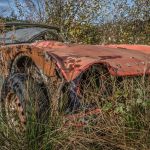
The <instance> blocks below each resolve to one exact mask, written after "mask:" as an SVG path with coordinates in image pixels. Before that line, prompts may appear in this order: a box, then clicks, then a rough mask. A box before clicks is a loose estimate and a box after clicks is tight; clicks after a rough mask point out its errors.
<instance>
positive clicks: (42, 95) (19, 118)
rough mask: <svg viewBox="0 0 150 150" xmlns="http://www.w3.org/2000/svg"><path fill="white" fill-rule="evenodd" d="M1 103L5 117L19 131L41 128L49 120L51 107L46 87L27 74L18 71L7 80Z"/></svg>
mask: <svg viewBox="0 0 150 150" xmlns="http://www.w3.org/2000/svg"><path fill="white" fill-rule="evenodd" d="M1 105H2V106H1V108H2V115H3V118H4V119H5V121H6V122H7V124H8V126H9V127H10V128H11V129H15V130H16V131H17V132H22V131H26V130H27V131H28V132H33V129H35V130H40V128H41V126H42V125H44V124H46V123H47V121H48V116H49V109H50V107H49V98H48V94H47V90H46V87H45V85H44V83H42V82H41V81H40V82H38V81H36V80H35V79H33V78H32V77H30V76H28V75H27V74H24V73H16V74H14V75H12V76H11V77H9V78H8V79H7V80H6V81H5V83H4V85H3V89H2V102H1ZM37 132H39V131H37ZM37 132H36V134H37ZM42 132H43V131H42ZM39 133H40V132H39Z"/></svg>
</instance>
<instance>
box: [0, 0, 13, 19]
mask: <svg viewBox="0 0 150 150" xmlns="http://www.w3.org/2000/svg"><path fill="white" fill-rule="evenodd" d="M12 6H13V0H0V15H4V16H9V14H10V10H11V7H12ZM6 10H7V12H6Z"/></svg>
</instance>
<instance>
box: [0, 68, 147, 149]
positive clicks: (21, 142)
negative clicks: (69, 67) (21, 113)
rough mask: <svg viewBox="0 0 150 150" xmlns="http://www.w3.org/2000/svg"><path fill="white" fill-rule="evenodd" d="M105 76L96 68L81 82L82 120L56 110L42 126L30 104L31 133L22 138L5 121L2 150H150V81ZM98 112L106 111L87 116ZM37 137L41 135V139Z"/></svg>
mask: <svg viewBox="0 0 150 150" xmlns="http://www.w3.org/2000/svg"><path fill="white" fill-rule="evenodd" d="M103 70H104V71H103V72H102V68H101V67H100V66H95V67H92V68H90V70H89V71H88V72H86V73H85V74H84V75H83V77H82V79H81V82H82V84H81V85H82V87H81V89H82V90H81V91H80V94H81V97H80V101H81V106H80V108H79V110H78V111H75V112H74V113H73V114H74V116H76V115H77V114H78V115H79V114H80V115H79V116H80V117H73V116H72V117H71V116H70V115H69V114H70V113H69V114H68V112H66V113H67V114H64V112H63V113H62V111H61V112H57V111H56V109H55V108H53V107H51V110H50V111H51V112H53V115H50V116H49V118H47V119H48V122H47V123H46V124H39V123H37V122H38V121H37V120H36V117H35V115H34V114H35V112H34V111H35V110H34V109H33V108H34V106H35V104H34V102H33V104H31V102H30V105H31V106H32V109H30V114H32V115H29V117H30V119H29V120H28V123H27V124H28V125H27V130H26V132H23V131H22V132H19V133H18V132H17V131H16V128H12V127H9V126H8V124H7V123H6V122H5V121H4V118H3V117H2V116H1V117H0V118H1V122H0V137H1V138H0V145H1V147H0V148H1V149H4V150H5V149H11V150H16V149H22V150H25V149H32V150H37V149H41V150H42V149H46V150H57V149H64V150H65V149H68V150H69V149H73V150H76V149H78V150H84V149H85V150H87V149H89V150H91V149H93V150H99V149H104V150H107V149H108V150H110V149H112V150H127V149H128V150H133V149H135V150H138V149H139V150H148V149H150V130H149V129H150V123H149V122H150V100H149V99H150V95H149V93H150V85H149V81H150V77H149V76H142V77H124V78H116V77H112V76H108V73H107V70H105V69H104V68H103ZM50 82H51V81H50ZM51 92H52V89H51ZM37 94H39V92H37ZM52 94H53V92H52ZM34 97H36V96H35V95H34ZM31 99H32V97H30V100H29V101H31ZM55 100H56V99H55ZM56 103H57V102H56ZM57 105H58V103H57ZM57 108H58V107H57ZM64 108H65V107H64ZM95 108H96V109H100V110H101V111H99V112H98V113H93V114H92V113H91V114H90V115H83V114H86V113H87V112H89V111H90V112H92V110H94V109H95ZM31 110H33V111H32V112H31ZM71 114H72V113H71ZM81 114H82V115H81ZM39 125H40V127H39ZM37 127H38V128H37ZM37 129H38V130H37ZM43 129H44V130H43ZM37 131H38V132H40V133H41V134H38V135H37ZM43 131H44V132H43Z"/></svg>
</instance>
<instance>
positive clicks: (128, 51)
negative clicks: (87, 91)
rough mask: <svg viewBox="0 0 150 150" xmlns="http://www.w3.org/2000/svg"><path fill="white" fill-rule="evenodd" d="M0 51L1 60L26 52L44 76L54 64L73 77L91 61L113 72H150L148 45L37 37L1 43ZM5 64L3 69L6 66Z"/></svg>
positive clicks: (121, 74) (113, 73) (133, 73)
mask: <svg viewBox="0 0 150 150" xmlns="http://www.w3.org/2000/svg"><path fill="white" fill-rule="evenodd" d="M1 53H2V54H3V59H4V58H5V62H10V61H13V59H14V58H15V57H16V56H17V55H19V54H21V55H27V56H29V57H31V58H32V59H33V61H34V62H35V64H36V66H37V67H38V68H39V69H40V70H43V73H44V74H45V75H47V76H53V73H54V69H55V68H56V67H57V68H58V69H60V71H61V73H62V75H63V76H64V78H65V79H66V80H67V81H71V80H74V79H75V78H77V77H78V76H79V75H80V74H81V72H84V71H85V70H86V69H88V68H89V67H90V66H92V65H94V64H105V65H106V66H107V68H108V70H109V72H110V74H111V75H113V76H132V75H143V74H150V70H149V68H150V57H149V55H148V54H150V46H140V45H79V44H78V45H77V44H65V43H61V42H56V41H41V42H36V43H33V44H24V45H10V46H3V47H1ZM3 62H4V60H3ZM3 62H1V63H3ZM6 66H8V65H5V70H8V69H9V67H8V68H6ZM6 72H7V71H6ZM6 74H8V72H7V73H6Z"/></svg>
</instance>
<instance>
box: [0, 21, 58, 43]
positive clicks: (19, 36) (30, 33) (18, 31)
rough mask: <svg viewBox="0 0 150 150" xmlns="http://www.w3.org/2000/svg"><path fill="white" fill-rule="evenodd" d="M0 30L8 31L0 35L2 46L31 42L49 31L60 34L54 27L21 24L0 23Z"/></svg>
mask: <svg viewBox="0 0 150 150" xmlns="http://www.w3.org/2000/svg"><path fill="white" fill-rule="evenodd" d="M0 29H2V30H3V29H4V30H6V31H8V32H6V33H3V34H1V35H0V43H4V44H18V43H28V42H32V41H31V40H32V39H33V38H34V37H36V36H38V35H42V34H43V33H45V32H47V31H50V30H51V32H53V33H54V32H55V34H56V33H59V32H60V29H59V28H58V27H56V26H49V25H44V24H34V23H22V22H7V23H1V24H0ZM10 29H11V31H9V30H10Z"/></svg>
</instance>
